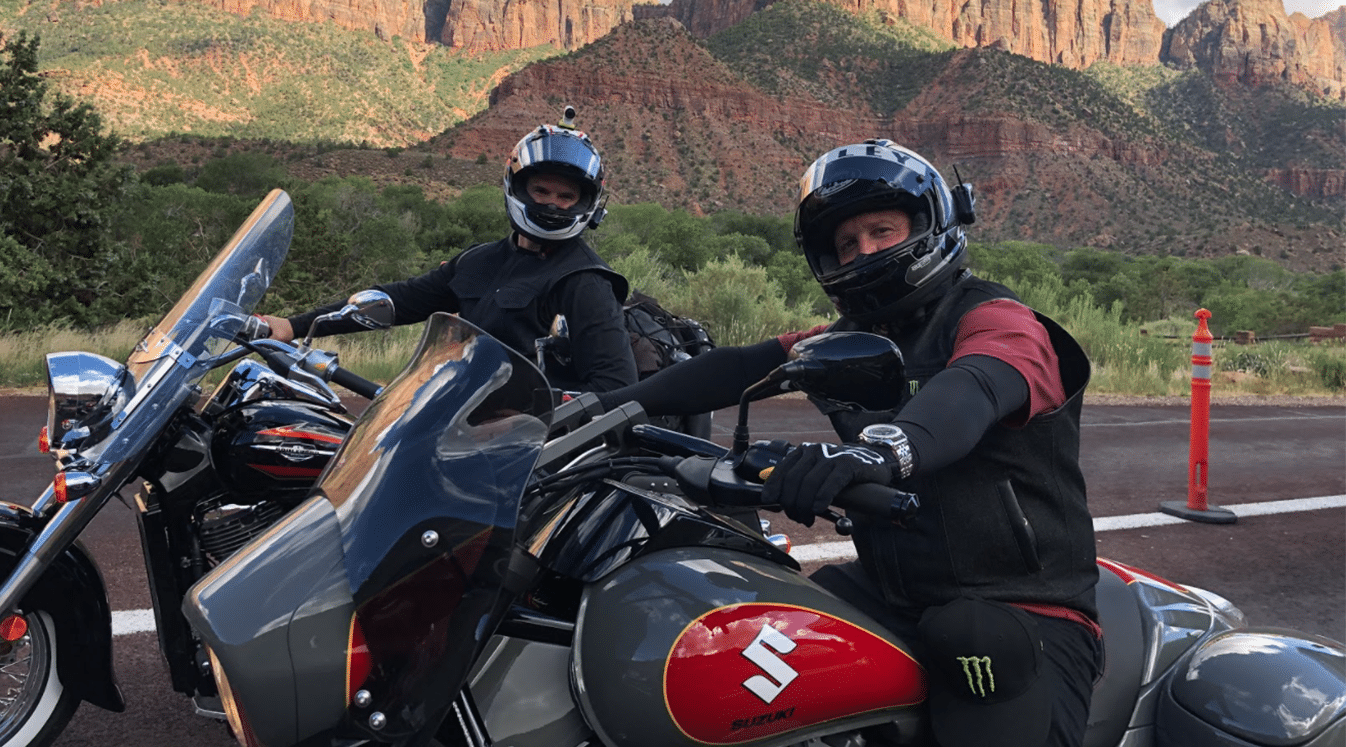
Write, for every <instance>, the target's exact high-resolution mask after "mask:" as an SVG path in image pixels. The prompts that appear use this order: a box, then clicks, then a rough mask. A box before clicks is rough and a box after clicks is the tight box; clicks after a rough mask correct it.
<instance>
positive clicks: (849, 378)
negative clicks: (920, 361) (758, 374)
mask: <svg viewBox="0 0 1346 747" xmlns="http://www.w3.org/2000/svg"><path fill="white" fill-rule="evenodd" d="M906 373H907V372H906V366H905V365H904V364H903V360H902V351H901V350H898V348H897V345H896V344H895V343H893V341H892V340H889V339H888V338H886V337H882V336H880V335H875V334H870V333H868V332H824V333H823V334H820V335H815V336H813V337H810V338H808V339H805V340H801V341H800V342H797V343H795V346H794V347H793V348H791V349H790V360H788V361H786V362H785V363H783V364H781V365H780V366H778V367H777V368H776V370H774V371H772V372H771V373H769V374H767V376H766V378H764V379H762V380H761V381H759V382H757V383H756V384H753V385H752V386H750V387H748V389H747V391H745V392H744V393H743V397H742V398H741V399H740V400H739V406H738V426H737V427H736V428H735V429H734V440H733V453H734V454H736V455H741V454H743V453H744V452H746V451H747V449H748V403H749V402H752V401H755V400H758V399H761V398H763V397H769V396H771V395H773V394H776V393H778V392H779V391H780V389H781V387H782V386H786V387H790V388H793V389H798V390H799V391H802V392H804V393H805V394H808V395H810V396H812V397H816V398H818V399H821V400H824V401H826V402H828V403H831V404H833V405H836V406H837V407H840V408H843V409H847V410H873V411H881V410H892V409H893V408H895V407H897V406H898V405H900V404H902V392H903V389H904V388H905V387H906V385H907V384H906V379H907V377H906Z"/></svg>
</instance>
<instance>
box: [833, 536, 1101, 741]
mask: <svg viewBox="0 0 1346 747" xmlns="http://www.w3.org/2000/svg"><path fill="white" fill-rule="evenodd" d="M810 578H812V579H813V581H814V582H816V583H817V584H818V585H819V586H822V587H823V588H824V589H827V590H828V591H830V592H832V593H833V594H836V595H837V596H839V597H841V598H842V599H844V600H846V601H847V602H849V603H850V604H852V605H854V606H855V607H856V608H858V609H859V610H860V611H861V612H864V613H865V614H867V615H869V616H870V617H872V618H874V619H875V620H876V621H877V622H879V623H880V624H882V625H883V626H884V627H886V628H888V629H889V630H891V631H893V632H894V633H896V634H897V636H898V637H899V638H901V639H902V640H903V641H904V642H907V643H909V644H910V645H911V647H912V650H913V653H915V654H916V657H917V659H918V660H919V659H920V657H921V656H922V653H923V651H922V648H923V647H922V645H921V640H920V636H919V635H918V634H917V632H916V624H917V623H918V622H919V621H920V617H921V612H922V610H920V609H903V608H898V607H894V606H892V605H890V604H888V602H887V601H886V600H884V598H883V593H882V592H881V591H880V590H879V589H878V587H877V586H875V585H874V583H873V581H871V580H870V579H869V577H868V575H867V574H866V573H865V571H864V569H863V568H862V567H861V566H860V563H859V561H851V562H849V563H841V564H838V565H830V566H824V567H822V568H819V569H818V570H817V571H815V572H814V573H813V575H812V576H810ZM1034 619H1035V620H1036V621H1037V623H1038V632H1039V634H1041V636H1042V645H1043V653H1044V654H1045V662H1046V665H1047V666H1046V668H1045V669H1044V671H1043V672H1042V673H1041V676H1042V677H1047V678H1050V679H1051V682H1052V687H1053V688H1054V689H1055V691H1056V694H1055V696H1054V697H1053V698H1052V703H1053V705H1052V725H1051V729H1050V731H1048V732H1047V739H1046V741H1044V742H1042V744H1041V745H1028V744H1023V745H1021V744H1017V743H1016V745H1015V747H1080V745H1082V744H1084V730H1085V727H1086V726H1087V725H1088V722H1089V701H1090V698H1091V697H1092V695H1093V689H1094V683H1095V682H1096V681H1097V680H1098V677H1099V674H1100V673H1101V672H1102V671H1103V641H1101V640H1099V639H1098V638H1096V637H1095V636H1094V634H1093V633H1092V632H1091V631H1089V630H1088V629H1087V628H1085V627H1084V626H1083V625H1080V624H1079V623H1076V622H1071V621H1069V620H1059V619H1057V618H1053V617H1045V616H1043V615H1035V616H1034ZM1003 737H1004V735H1003V734H988V735H986V744H988V745H989V744H997V743H998V741H997V740H1000V739H1002V738H1003Z"/></svg>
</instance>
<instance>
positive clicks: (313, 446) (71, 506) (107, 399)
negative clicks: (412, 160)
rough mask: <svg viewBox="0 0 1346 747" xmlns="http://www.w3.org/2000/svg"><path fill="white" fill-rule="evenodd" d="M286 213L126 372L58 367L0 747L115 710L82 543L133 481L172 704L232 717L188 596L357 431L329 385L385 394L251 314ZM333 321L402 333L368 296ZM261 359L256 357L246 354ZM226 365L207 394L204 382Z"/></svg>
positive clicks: (11, 587)
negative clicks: (89, 707)
mask: <svg viewBox="0 0 1346 747" xmlns="http://www.w3.org/2000/svg"><path fill="white" fill-rule="evenodd" d="M293 227H294V212H293V208H292V206H291V204H290V199H289V197H288V196H287V195H285V194H284V193H283V192H279V191H277V192H273V193H272V194H271V195H270V196H268V197H267V198H266V200H265V201H263V202H262V204H261V205H260V206H259V207H258V208H257V209H256V210H255V211H254V212H253V214H252V215H251V217H249V219H248V220H247V222H246V223H245V224H244V225H243V226H242V227H241V228H240V229H239V230H238V231H237V233H235V235H234V236H233V238H232V239H231V240H230V242H229V244H228V245H226V247H225V248H224V249H223V251H221V253H220V254H219V255H218V256H217V257H216V258H215V260H214V261H213V262H212V263H211V264H210V266H209V267H208V268H207V269H206V270H205V271H204V272H203V273H202V274H201V276H200V277H199V278H198V279H197V280H196V282H195V283H194V284H193V285H192V287H191V288H190V289H189V290H188V291H187V292H186V294H184V295H183V297H182V298H181V299H180V300H179V301H178V302H177V304H176V305H175V306H174V307H173V308H172V310H171V311H170V312H169V313H168V314H167V315H166V316H165V317H164V319H163V320H162V321H160V322H159V323H158V324H157V325H155V327H154V328H153V329H152V330H150V332H149V333H148V334H147V335H146V336H145V338H144V339H143V340H141V342H140V343H139V344H138V345H137V346H136V348H135V349H134V351H133V352H132V353H131V355H130V357H129V359H128V360H127V361H126V363H125V364H122V363H118V362H116V361H113V360H110V359H108V358H106V357H103V356H100V355H94V354H91V353H80V352H66V353H52V354H49V355H48V356H47V373H48V384H49V392H50V398H49V409H48V416H47V425H46V427H45V428H44V429H43V434H42V436H41V439H40V443H41V445H42V448H43V449H44V450H46V451H49V452H50V453H51V455H52V456H53V457H54V458H55V460H56V466H57V474H56V477H55V479H54V480H53V482H52V484H51V485H50V486H49V487H48V488H47V490H46V491H45V492H44V493H43V494H42V495H41V496H40V497H39V498H37V500H36V501H35V502H32V504H31V506H29V505H27V501H25V503H24V504H23V505H21V504H19V503H8V502H0V673H2V675H0V745H3V746H4V747H30V746H34V745H47V744H50V743H51V742H53V741H54V740H55V739H56V738H57V736H58V735H59V733H60V731H61V730H62V729H63V728H64V726H65V724H66V723H67V722H68V721H69V719H70V717H71V715H72V714H73V712H74V711H75V709H76V707H77V706H78V705H79V704H80V702H81V701H87V702H89V703H92V704H93V705H96V706H100V707H102V708H107V709H109V710H113V711H120V710H122V709H123V707H124V704H123V701H122V697H121V694H120V691H119V689H118V687H117V684H116V680H115V677H114V672H113V670H112V629H111V615H110V611H109V606H108V600H107V593H106V590H105V588H104V586H103V581H102V576H101V574H100V572H99V569H98V567H97V565H96V564H95V562H94V560H93V558H92V557H91V556H90V555H89V553H88V552H87V551H86V550H85V549H84V548H83V546H82V545H81V543H80V541H79V536H80V534H81V532H82V531H83V530H84V529H85V528H86V527H87V526H88V525H89V523H90V521H91V520H92V519H93V518H94V516H95V515H96V514H97V513H98V511H99V510H100V509H101V508H102V507H103V506H104V505H106V504H107V502H108V501H109V500H110V499H111V498H112V497H113V496H114V495H119V493H118V491H119V490H120V489H121V488H122V487H123V486H126V485H128V484H136V485H139V490H138V491H137V492H136V494H135V497H134V502H133V506H134V510H135V513H136V517H137V520H138V523H139V526H140V535H141V539H142V544H143V551H144V557H145V565H146V570H147V574H148V578H149V583H150V591H151V597H152V599H153V603H154V615H155V625H156V628H157V630H158V635H159V643H160V648H161V650H162V653H163V655H164V658H165V660H166V661H167V664H168V671H169V674H170V678H171V680H172V685H173V687H174V689H175V690H177V691H180V692H182V693H184V694H185V695H187V696H190V697H192V698H194V699H195V702H196V709H197V711H198V712H199V713H202V714H218V716H219V717H220V718H223V715H224V714H223V710H222V707H221V705H220V703H219V698H218V695H217V691H216V687H215V680H214V678H213V677H211V675H210V672H209V668H208V660H207V657H206V654H205V652H204V650H203V649H202V647H201V645H200V643H199V642H198V641H197V640H196V638H195V636H194V634H193V633H192V630H191V628H190V627H189V626H188V625H187V621H186V619H185V618H184V617H183V616H182V613H181V611H180V608H181V605H182V600H183V599H184V597H185V596H186V593H187V590H188V589H189V588H191V586H192V584H193V583H195V582H196V581H197V580H198V579H200V578H201V577H202V576H204V575H205V574H206V572H207V571H209V570H210V569H211V568H213V567H215V566H216V565H218V564H219V563H221V562H223V561H224V560H225V559H226V558H228V557H229V555H231V554H232V553H233V552H234V551H235V550H237V549H238V548H240V547H242V546H243V545H245V544H247V542H248V541H249V540H251V539H252V538H253V537H256V536H257V535H259V534H261V533H263V532H265V531H266V529H267V528H268V527H269V526H270V525H271V524H272V523H274V522H275V521H276V520H277V519H279V518H280V517H281V516H283V515H284V514H285V512H287V511H289V510H290V509H292V508H293V507H295V506H297V505H299V504H300V503H301V502H302V501H303V500H304V499H305V498H307V496H308V494H309V492H310V489H311V488H312V486H313V483H314V481H315V480H316V478H317V476H318V474H319V473H320V472H321V470H322V468H323V467H324V466H325V465H326V463H327V460H328V459H330V458H331V456H332V454H334V453H335V452H336V449H337V446H338V445H339V444H340V443H341V441H342V439H344V438H345V436H346V433H347V432H348V431H349V430H350V428H351V426H352V424H353V423H354V418H353V417H351V416H350V415H349V414H348V413H347V411H346V408H345V407H344V406H343V405H342V403H341V401H340V399H339V398H338V397H337V395H336V394H335V392H334V391H333V389H332V388H331V387H330V386H329V384H328V382H335V383H339V384H341V385H344V386H346V387H347V388H349V389H351V390H353V391H355V392H357V393H360V394H363V395H364V396H366V397H371V398H372V397H373V396H374V395H375V394H377V392H378V386H377V385H375V384H373V383H371V382H368V381H366V380H364V379H362V378H360V377H358V376H355V375H353V374H351V373H350V372H349V371H347V370H345V369H343V368H341V367H340V366H338V365H337V359H336V357H335V356H334V355H332V354H331V353H328V352H325V351H323V350H318V349H314V348H312V347H311V346H310V345H309V341H307V340H306V341H305V342H304V343H301V344H300V345H298V346H293V345H286V344H282V343H278V342H275V341H273V340H267V339H257V338H264V337H266V335H267V334H268V330H266V329H265V328H264V325H262V324H260V323H259V322H260V320H259V319H258V318H256V317H252V316H250V312H251V311H252V309H253V307H254V306H255V304H256V303H257V302H258V300H259V299H260V298H261V297H262V295H263V294H264V293H265V292H266V290H267V287H268V286H269V285H270V283H271V280H272V279H273V278H274V277H275V274H276V271H277V270H278V269H279V268H280V266H281V263H282V261H283V260H284V258H285V255H286V253H287V252H288V251H289V246H290V238H291V235H292V232H293ZM332 318H353V319H355V320H357V321H359V322H360V323H362V324H364V325H365V326H369V327H382V326H387V325H388V324H390V323H391V321H392V308H391V304H389V303H388V300H387V297H386V296H384V295H382V294H378V293H370V292H364V293H360V294H356V296H354V297H352V299H351V303H350V304H348V305H347V306H346V307H345V308H343V309H342V310H340V311H338V312H336V313H334V314H333V315H332ZM250 354H256V356H255V358H246V357H245V356H249V355H250ZM226 366H232V368H231V369H230V370H228V372H227V374H225V375H224V377H223V379H222V380H221V382H220V384H219V385H218V386H217V387H215V388H214V389H213V391H211V392H210V393H208V394H207V393H205V392H203V390H202V389H201V388H200V386H199V382H200V381H201V379H202V378H203V377H204V376H205V374H206V373H208V372H209V371H211V370H213V369H220V368H223V367H226Z"/></svg>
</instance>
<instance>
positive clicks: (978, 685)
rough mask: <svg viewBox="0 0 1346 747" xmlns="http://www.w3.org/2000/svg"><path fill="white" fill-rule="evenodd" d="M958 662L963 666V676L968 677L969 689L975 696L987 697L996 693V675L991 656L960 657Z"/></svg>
mask: <svg viewBox="0 0 1346 747" xmlns="http://www.w3.org/2000/svg"><path fill="white" fill-rule="evenodd" d="M958 662H959V663H960V664H962V665H963V676H965V677H967V689H968V690H971V691H972V694H973V695H979V696H981V697H983V698H984V697H986V695H987V694H988V693H993V692H995V673H994V672H992V671H991V657H989V656H960V657H958Z"/></svg>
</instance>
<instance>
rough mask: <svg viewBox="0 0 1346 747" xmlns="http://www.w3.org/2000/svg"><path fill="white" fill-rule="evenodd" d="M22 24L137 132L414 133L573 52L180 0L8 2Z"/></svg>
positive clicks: (74, 86)
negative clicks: (387, 32) (409, 36)
mask: <svg viewBox="0 0 1346 747" xmlns="http://www.w3.org/2000/svg"><path fill="white" fill-rule="evenodd" d="M12 29H31V30H33V31H39V30H40V33H41V35H42V40H43V43H42V50H41V54H40V63H41V67H42V70H43V71H44V74H45V76H46V77H47V78H48V79H49V80H50V81H51V82H52V84H53V85H54V86H55V87H56V88H57V89H58V90H62V91H64V92H65V93H67V94H75V93H76V92H78V91H86V92H87V91H91V90H96V91H97V94H96V96H97V99H98V101H99V106H100V110H101V111H102V112H103V115H104V117H105V118H106V120H107V122H108V124H109V125H110V126H111V127H112V129H113V130H114V131H115V132H117V133H118V134H119V135H120V136H122V137H125V138H126V139H128V140H132V141H139V140H144V139H150V138H155V137H158V136H161V135H165V134H168V133H174V132H190V133H193V134H199V135H209V136H226V135H227V136H230V137H234V138H246V139H258V140H261V139H281V140H290V141H300V142H313V141H333V142H341V143H349V144H360V143H367V144H371V145H375V146H406V145H409V144H413V143H417V142H421V141H423V140H425V139H427V138H429V137H430V136H432V135H435V134H438V133H440V132H442V131H444V130H445V129H448V128H450V127H452V126H453V125H455V124H457V123H458V122H461V121H463V120H464V119H466V118H467V117H468V116H470V115H472V114H474V113H476V112H478V111H480V110H482V109H485V108H486V105H487V99H488V95H489V93H490V90H491V88H492V87H493V86H494V85H495V83H496V82H498V81H499V79H500V78H501V77H503V76H504V75H505V74H508V73H509V72H512V71H514V70H517V69H519V68H521V67H523V66H524V65H526V64H528V63H529V62H532V61H534V60H538V59H542V58H545V57H548V56H552V55H556V54H558V53H559V52H560V50H557V49H555V48H553V47H550V46H544V47H536V48H532V49H524V50H514V51H507V52H499V53H491V54H481V55H467V54H463V53H461V52H456V51H454V50H451V49H449V48H448V47H443V46H440V45H423V44H415V43H409V42H407V41H406V40H403V39H401V38H399V37H393V38H392V39H390V40H389V41H387V42H385V41H381V40H379V39H378V38H376V37H374V36H372V35H370V34H367V33H361V32H357V31H348V30H345V29H342V28H339V27H337V26H336V25H335V24H329V23H287V22H285V21H281V20H278V19H274V18H271V17H269V16H267V15H266V14H264V13H262V12H260V11H257V12H254V13H253V14H252V15H248V16H239V15H235V14H232V13H226V12H224V11H219V10H215V9H213V8H211V7H209V6H207V5H205V4H202V3H185V2H174V1H173V0H118V2H110V3H103V4H99V5H94V4H89V3H80V4H64V3H63V4H59V5H56V6H54V7H53V6H51V5H48V4H43V5H35V4H27V3H10V2H6V3H3V4H0V36H3V35H4V33H8V32H9V30H12Z"/></svg>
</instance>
